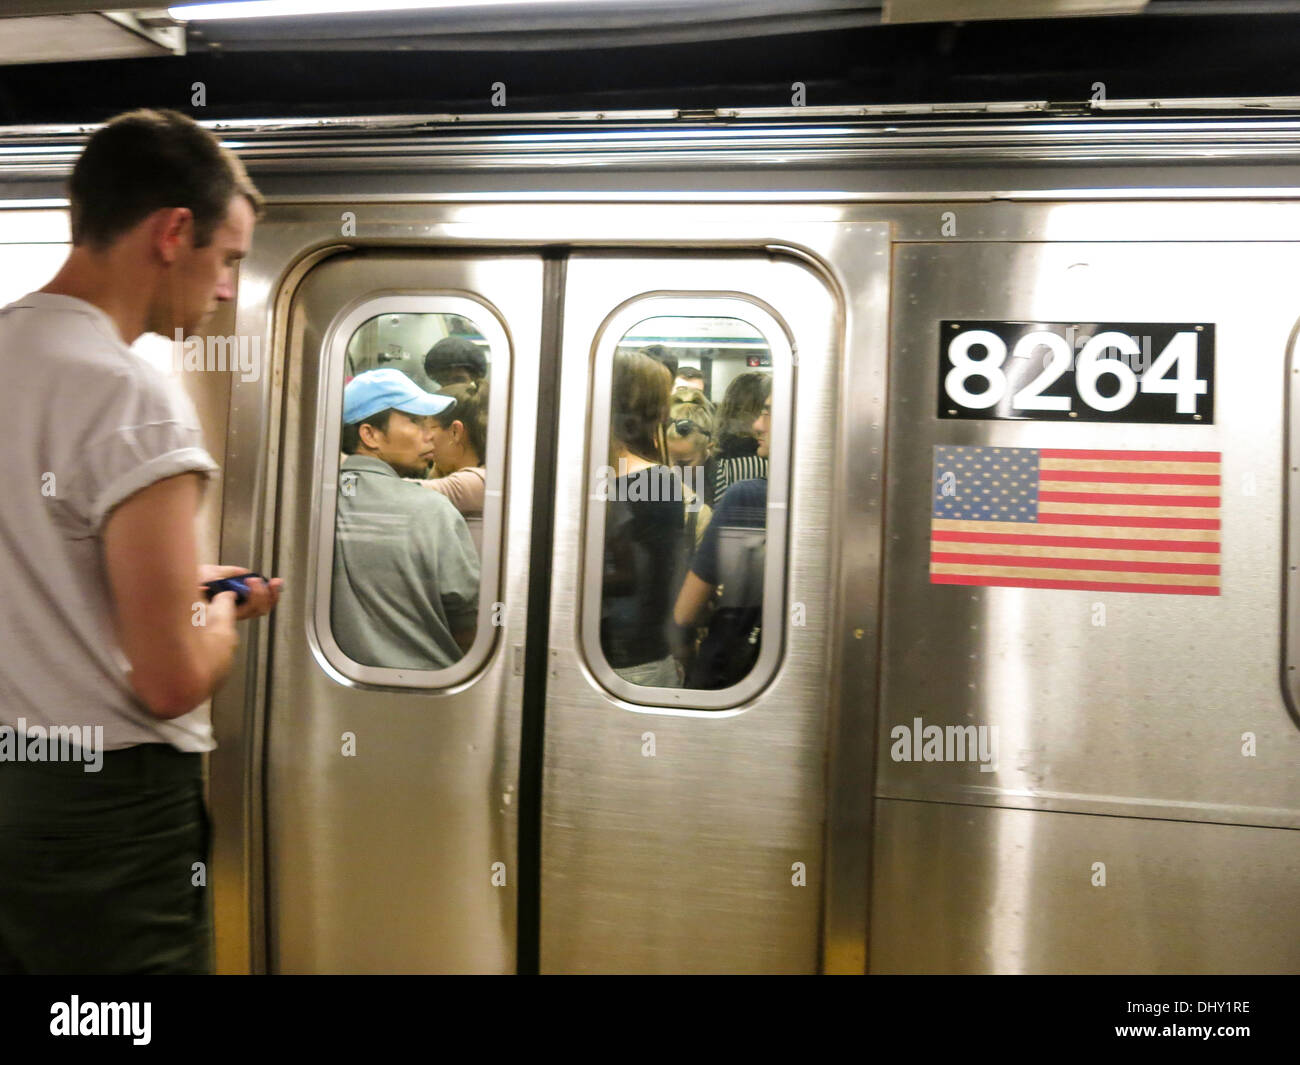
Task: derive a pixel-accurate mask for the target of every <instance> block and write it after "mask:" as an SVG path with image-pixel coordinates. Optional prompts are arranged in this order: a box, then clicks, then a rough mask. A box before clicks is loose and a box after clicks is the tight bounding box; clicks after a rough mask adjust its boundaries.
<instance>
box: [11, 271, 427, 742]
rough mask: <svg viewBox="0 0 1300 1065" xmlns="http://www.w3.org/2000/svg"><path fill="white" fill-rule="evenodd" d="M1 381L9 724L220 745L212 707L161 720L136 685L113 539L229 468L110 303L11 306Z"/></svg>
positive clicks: (54, 299) (49, 300)
mask: <svg viewBox="0 0 1300 1065" xmlns="http://www.w3.org/2000/svg"><path fill="white" fill-rule="evenodd" d="M0 381H3V382H4V388H5V395H6V396H7V397H9V399H10V402H9V404H8V405H7V407H6V410H5V450H6V455H5V461H4V462H3V463H0V498H2V499H3V500H4V502H3V505H0V573H3V574H4V594H3V595H0V724H4V725H9V726H11V727H14V728H17V729H19V730H21V731H24V732H27V733H31V734H33V735H39V733H32V727H33V726H36V725H39V726H41V727H42V728H48V727H49V726H51V725H63V726H82V727H85V726H91V727H93V726H96V725H100V726H103V729H104V732H103V740H104V748H105V749H106V750H114V749H116V748H119V747H129V746H132V745H134V744H140V743H170V744H172V745H173V746H175V747H178V748H179V749H180V750H182V751H207V750H211V749H212V748H213V747H215V746H216V743H215V742H214V740H213V738H212V726H211V723H210V719H209V712H208V708H207V705H206V704H205V705H204V706H202V707H200V708H199V709H197V710H192V711H191V712H190V713H188V714H184V715H182V716H181V717H177V718H173V719H172V720H170V721H160V720H159V719H157V718H155V717H154V716H153V715H152V714H150V713H149V711H148V709H147V708H145V706H144V705H143V704H142V703H141V702H140V701H139V699H137V698H136V696H135V694H134V692H132V690H131V687H130V685H129V684H128V683H127V675H128V673H129V671H130V663H129V662H128V661H127V659H126V656H125V655H124V654H123V653H122V650H121V648H120V647H119V646H118V642H117V636H116V633H115V631H114V623H113V602H112V597H111V595H110V593H109V587H108V578H107V573H106V572H105V567H104V548H103V540H102V535H103V529H104V523H105V521H106V520H107V518H108V516H109V514H110V513H111V512H112V510H113V508H114V507H116V506H117V505H118V504H119V503H121V502H122V501H123V500H125V499H127V498H128V497H129V496H132V495H134V494H135V493H136V492H139V491H140V490H141V489H143V488H147V487H148V486H149V485H151V484H153V483H154V482H156V481H160V480H162V479H163V478H166V477H174V476H176V475H177V474H180V473H187V472H196V473H200V474H202V475H203V476H204V477H205V478H206V477H208V476H210V475H211V474H213V473H214V472H215V471H216V470H217V464H216V463H215V462H213V461H212V458H211V456H210V455H208V453H207V452H206V451H205V450H204V449H203V437H202V433H201V431H200V429H199V424H198V418H197V417H196V416H195V413H194V407H193V405H192V404H191V403H190V402H189V399H188V398H187V397H186V396H185V394H184V393H183V392H182V391H181V389H180V387H179V385H178V383H177V382H175V381H173V380H170V379H168V378H167V377H166V376H164V375H163V374H160V373H159V372H158V371H157V370H155V369H154V368H153V367H152V366H150V365H149V364H148V363H147V362H146V361H145V360H144V359H142V358H141V357H140V356H139V355H136V354H135V353H134V352H132V351H131V349H130V348H128V347H127V346H126V344H125V343H124V342H123V340H122V337H121V336H120V335H119V334H118V332H117V327H116V326H115V325H114V324H113V320H112V319H111V318H109V317H108V315H107V314H105V313H104V312H103V311H102V310H100V309H99V308H98V307H95V306H93V305H92V304H89V303H86V302H84V301H83V300H79V299H74V298H73V297H71V296H55V295H50V294H48V293H43V292H34V293H32V294H31V295H29V296H24V297H23V298H22V299H20V300H16V301H15V302H13V303H11V304H10V305H9V306H7V307H5V308H3V309H0ZM427 494H428V495H431V496H432V495H436V493H434V492H429V493H427ZM195 599H198V574H195Z"/></svg>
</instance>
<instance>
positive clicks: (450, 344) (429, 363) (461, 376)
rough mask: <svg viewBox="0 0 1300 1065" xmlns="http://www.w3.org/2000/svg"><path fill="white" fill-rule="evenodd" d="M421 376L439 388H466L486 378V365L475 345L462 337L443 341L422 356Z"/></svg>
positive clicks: (444, 338) (447, 338) (446, 338)
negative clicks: (426, 377)
mask: <svg viewBox="0 0 1300 1065" xmlns="http://www.w3.org/2000/svg"><path fill="white" fill-rule="evenodd" d="M424 372H425V373H426V374H427V375H428V376H429V378H430V379H431V380H433V381H437V382H438V384H437V385H435V386H434V387H435V388H436V387H439V386H441V387H445V386H447V385H465V384H471V383H473V382H476V381H482V380H484V379H485V378H486V377H487V374H488V365H487V359H486V358H485V357H484V355H483V352H482V351H480V350H479V347H478V345H477V344H475V343H474V342H473V341H472V340H467V339H466V338H464V337H457V336H447V337H443V338H442V339H441V340H439V341H438V342H437V343H436V344H434V345H433V347H431V348H430V349H429V351H428V354H426V355H425V356H424Z"/></svg>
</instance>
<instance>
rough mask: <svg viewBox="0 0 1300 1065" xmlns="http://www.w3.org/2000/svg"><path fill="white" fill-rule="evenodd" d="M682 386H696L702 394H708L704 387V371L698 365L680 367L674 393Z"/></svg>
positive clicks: (675, 380) (674, 382)
mask: <svg viewBox="0 0 1300 1065" xmlns="http://www.w3.org/2000/svg"><path fill="white" fill-rule="evenodd" d="M682 388H696V389H699V391H700V394H701V395H703V396H705V397H706V398H707V396H708V392H707V390H706V389H705V387H704V373H703V371H701V370H700V368H699V367H698V366H682V367H680V368H679V369H678V371H677V377H676V378H675V379H674V380H673V392H674V394H675V393H676V392H677V390H678V389H682Z"/></svg>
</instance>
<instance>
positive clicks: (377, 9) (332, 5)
mask: <svg viewBox="0 0 1300 1065" xmlns="http://www.w3.org/2000/svg"><path fill="white" fill-rule="evenodd" d="M591 2H592V0H370V2H369V3H367V2H366V0H222V2H219V3H201V4H177V5H176V6H174V7H169V8H168V9H167V13H168V14H169V15H171V17H172V18H174V19H179V20H180V21H182V22H201V21H205V20H217V19H239V18H296V17H302V16H304V15H361V14H365V15H378V14H381V13H383V12H385V11H436V10H439V9H448V8H458V7H528V6H534V5H538V4H542V5H557V4H582V3H585V4H590V3H591Z"/></svg>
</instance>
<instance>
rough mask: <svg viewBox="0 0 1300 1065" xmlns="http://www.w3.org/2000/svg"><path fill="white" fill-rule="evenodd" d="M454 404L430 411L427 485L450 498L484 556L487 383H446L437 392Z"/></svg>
mask: <svg viewBox="0 0 1300 1065" xmlns="http://www.w3.org/2000/svg"><path fill="white" fill-rule="evenodd" d="M438 394H439V395H441V396H449V397H450V398H452V399H453V400H455V405H454V406H451V407H448V408H446V409H445V410H443V411H440V412H439V413H437V414H433V415H431V427H432V430H433V474H434V475H433V476H432V477H430V478H428V479H426V480H423V481H421V482H420V483H421V484H423V485H424V486H425V487H426V488H432V489H433V490H434V491H435V492H441V493H442V494H443V495H445V496H446V497H447V498H448V499H450V500H451V502H452V504H453V505H454V506H455V508H456V509H457V510H458V511H460V513H461V516H462V517H464V519H465V522H466V524H467V525H468V526H469V533H470V537H471V538H472V539H473V541H474V548H475V550H476V551H477V552H478V555H479V558H480V560H481V559H482V557H483V501H484V498H485V494H486V491H487V468H486V463H487V449H488V385H487V382H486V381H483V380H481V379H480V380H479V381H470V382H469V383H467V384H455V385H448V386H447V387H445V388H443V389H441V390H440V391H439V393H438Z"/></svg>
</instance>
